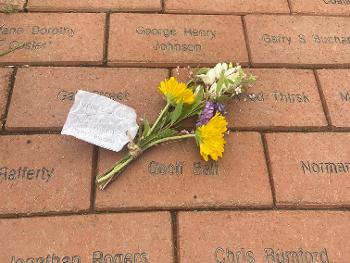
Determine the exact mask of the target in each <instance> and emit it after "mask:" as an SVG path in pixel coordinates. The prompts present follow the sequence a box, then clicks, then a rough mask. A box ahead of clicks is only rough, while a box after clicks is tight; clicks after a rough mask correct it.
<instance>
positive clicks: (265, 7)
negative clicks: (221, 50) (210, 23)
mask: <svg viewBox="0 0 350 263" xmlns="http://www.w3.org/2000/svg"><path fill="white" fill-rule="evenodd" d="M164 7H165V12H168V13H191V14H194V13H199V14H246V13H289V7H288V2H287V1H286V0H271V1H259V0H238V1H226V0H216V1H210V0H206V1H202V0H191V1H186V0H165V2H164Z"/></svg>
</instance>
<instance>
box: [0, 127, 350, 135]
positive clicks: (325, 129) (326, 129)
mask: <svg viewBox="0 0 350 263" xmlns="http://www.w3.org/2000/svg"><path fill="white" fill-rule="evenodd" d="M182 128H183V129H192V128H193V127H182ZM229 130H230V131H231V132H263V133H291V132H293V133H325V132H336V133H348V132H350V127H344V128H342V127H328V126H325V127H288V126H285V127H243V128H229ZM59 134H61V128H60V129H58V130H37V129H35V130H23V131H8V130H3V131H0V135H1V136H13V135H59Z"/></svg>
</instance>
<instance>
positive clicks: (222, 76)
mask: <svg viewBox="0 0 350 263" xmlns="http://www.w3.org/2000/svg"><path fill="white" fill-rule="evenodd" d="M224 84H225V77H224V75H221V76H220V79H219V81H218V83H217V87H216V94H217V95H219V94H220V93H221V89H222V86H223V85H224Z"/></svg>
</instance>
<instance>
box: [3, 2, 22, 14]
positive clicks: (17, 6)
mask: <svg viewBox="0 0 350 263" xmlns="http://www.w3.org/2000/svg"><path fill="white" fill-rule="evenodd" d="M25 2H26V0H0V12H12V10H13V11H17V10H22V9H23V7H24V4H25Z"/></svg>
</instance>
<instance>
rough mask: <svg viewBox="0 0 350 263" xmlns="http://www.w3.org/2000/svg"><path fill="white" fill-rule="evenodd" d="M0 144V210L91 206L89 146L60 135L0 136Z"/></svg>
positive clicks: (90, 154)
mask: <svg viewBox="0 0 350 263" xmlns="http://www.w3.org/2000/svg"><path fill="white" fill-rule="evenodd" d="M0 145H1V151H0V190H1V191H0V199H1V200H2V201H1V204H0V213H2V214H14V213H28V214H30V213H39V212H40V213H41V212H50V211H52V212H58V211H82V210H86V209H88V208H89V207H90V192H91V163H92V147H91V146H90V145H88V144H86V143H83V142H80V141H77V140H74V139H72V138H69V137H63V136H59V135H18V136H17V135H8V136H0ZM0 254H2V253H0ZM0 261H2V260H0Z"/></svg>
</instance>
